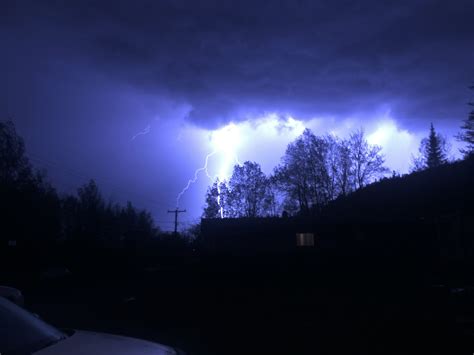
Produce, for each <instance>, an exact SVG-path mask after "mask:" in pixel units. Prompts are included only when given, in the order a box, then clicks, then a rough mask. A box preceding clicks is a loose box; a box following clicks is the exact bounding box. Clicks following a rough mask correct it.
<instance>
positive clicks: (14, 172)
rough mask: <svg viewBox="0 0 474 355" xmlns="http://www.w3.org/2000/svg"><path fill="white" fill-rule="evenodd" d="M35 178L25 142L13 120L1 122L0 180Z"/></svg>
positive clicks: (14, 181)
mask: <svg viewBox="0 0 474 355" xmlns="http://www.w3.org/2000/svg"><path fill="white" fill-rule="evenodd" d="M31 180H33V173H32V168H31V165H30V162H29V160H28V158H27V157H26V155H25V143H24V142H23V139H22V138H21V137H20V136H19V135H18V134H17V132H16V129H15V125H14V124H13V122H12V121H6V122H0V182H1V183H25V182H27V181H31Z"/></svg>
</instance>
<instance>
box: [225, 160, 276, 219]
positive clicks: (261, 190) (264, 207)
mask: <svg viewBox="0 0 474 355" xmlns="http://www.w3.org/2000/svg"><path fill="white" fill-rule="evenodd" d="M227 186H228V189H227V191H226V192H225V194H224V192H223V191H222V190H221V194H223V195H224V196H223V197H224V198H223V200H222V201H223V202H224V203H225V204H224V206H223V208H224V210H225V211H226V215H227V216H229V217H259V216H265V215H269V214H271V212H269V206H268V201H269V200H271V198H270V197H269V194H270V192H271V191H270V180H269V179H268V178H267V177H266V176H265V174H264V173H263V172H262V170H261V168H260V165H259V164H257V163H255V162H250V161H246V162H244V164H243V165H242V166H239V165H236V166H234V170H233V172H232V176H231V178H230V179H229V181H228V183H227Z"/></svg>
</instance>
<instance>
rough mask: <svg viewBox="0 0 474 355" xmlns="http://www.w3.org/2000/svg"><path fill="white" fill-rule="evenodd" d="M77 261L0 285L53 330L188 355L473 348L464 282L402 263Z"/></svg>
mask: <svg viewBox="0 0 474 355" xmlns="http://www.w3.org/2000/svg"><path fill="white" fill-rule="evenodd" d="M77 258H82V261H81V262H79V263H78V260H75V261H71V265H67V267H68V269H70V271H71V273H70V274H69V275H61V272H60V271H59V272H54V270H53V272H50V274H48V273H45V272H41V271H40V270H39V269H37V270H34V269H32V268H29V267H26V266H25V267H24V268H18V267H17V268H15V269H14V270H13V269H12V270H6V269H5V268H6V266H5V264H3V266H2V267H3V268H4V269H3V270H2V277H3V279H2V280H1V283H4V284H5V283H9V284H10V285H12V284H13V285H14V286H18V287H21V288H22V290H23V292H24V294H25V298H26V305H27V307H28V308H29V309H30V310H32V311H34V312H36V313H38V314H39V315H40V316H41V317H43V318H44V319H45V320H47V321H49V322H50V323H52V324H54V325H56V326H58V327H63V328H76V329H86V330H95V331H101V332H110V333H117V334H123V335H129V336H134V337H139V338H145V339H150V340H154V341H158V342H161V343H164V344H168V345H172V346H176V347H179V348H181V349H183V350H185V351H186V352H187V353H189V354H198V355H201V354H203V355H204V354H275V353H281V354H472V353H473V351H474V346H473V344H474V342H473V340H474V336H473V335H474V330H473V329H471V328H470V325H471V324H472V323H471V320H473V321H474V316H473V312H472V310H473V309H474V307H473V305H472V304H473V302H472V300H474V298H472V300H471V296H470V294H469V289H468V288H466V287H465V284H466V280H462V281H460V280H457V281H453V283H457V285H454V284H453V285H451V287H447V286H446V285H445V286H442V285H437V284H439V283H440V281H442V280H440V279H441V278H442V277H440V279H437V278H436V277H433V275H430V277H428V276H427V275H419V274H418V273H417V272H416V271H415V270H413V272H410V270H409V268H408V267H403V266H402V265H403V263H400V265H399V266H392V267H382V266H380V267H379V265H382V264H373V263H372V262H367V261H365V262H364V260H351V261H350V260H346V261H345V262H344V263H342V262H338V263H335V262H319V263H317V262H315V261H314V259H313V258H308V256H307V255H300V256H298V257H295V256H293V257H281V258H263V257H260V258H254V259H248V258H247V259H229V258H220V259H215V258H213V259H211V258H203V257H198V256H192V255H186V256H180V257H176V258H169V259H161V260H160V261H156V260H155V262H151V263H143V262H136V261H134V262H133V263H131V262H130V260H128V259H127V260H125V259H123V260H122V259H118V260H110V259H107V260H103V262H99V261H98V260H97V258H95V259H94V257H93V256H91V255H87V254H82V256H78V257H77ZM66 264H67V261H66ZM75 265H76V266H75ZM77 265H82V266H81V267H77ZM40 269H41V268H40ZM43 269H44V268H43ZM55 273H56V274H57V275H55ZM460 283H463V285H462V286H463V287H462V288H461V287H460V286H459V285H460Z"/></svg>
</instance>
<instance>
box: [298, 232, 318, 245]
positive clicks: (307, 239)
mask: <svg viewBox="0 0 474 355" xmlns="http://www.w3.org/2000/svg"><path fill="white" fill-rule="evenodd" d="M296 246H298V247H314V233H296Z"/></svg>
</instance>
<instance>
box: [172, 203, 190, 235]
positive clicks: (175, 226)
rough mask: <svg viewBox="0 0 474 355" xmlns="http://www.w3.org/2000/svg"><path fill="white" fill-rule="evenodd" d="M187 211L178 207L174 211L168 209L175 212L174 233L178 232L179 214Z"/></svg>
mask: <svg viewBox="0 0 474 355" xmlns="http://www.w3.org/2000/svg"><path fill="white" fill-rule="evenodd" d="M185 212H186V210H178V209H177V208H176V209H175V210H174V211H170V210H168V213H174V234H178V214H180V213H185Z"/></svg>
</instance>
